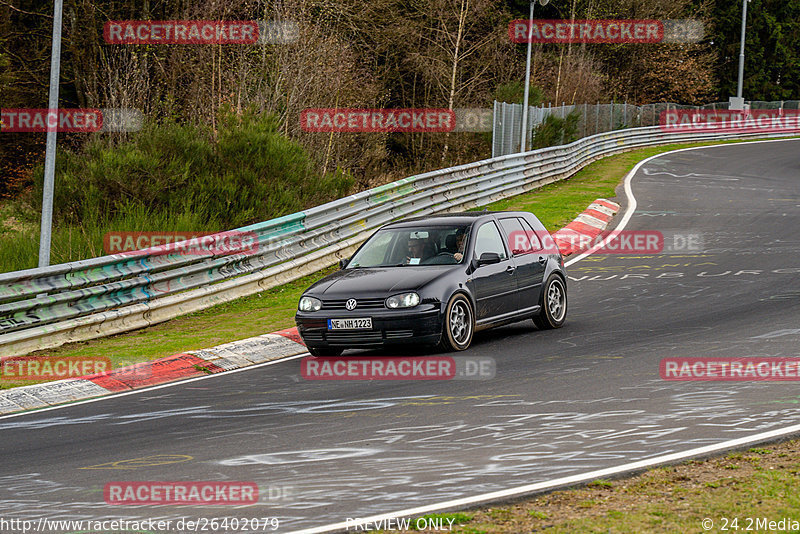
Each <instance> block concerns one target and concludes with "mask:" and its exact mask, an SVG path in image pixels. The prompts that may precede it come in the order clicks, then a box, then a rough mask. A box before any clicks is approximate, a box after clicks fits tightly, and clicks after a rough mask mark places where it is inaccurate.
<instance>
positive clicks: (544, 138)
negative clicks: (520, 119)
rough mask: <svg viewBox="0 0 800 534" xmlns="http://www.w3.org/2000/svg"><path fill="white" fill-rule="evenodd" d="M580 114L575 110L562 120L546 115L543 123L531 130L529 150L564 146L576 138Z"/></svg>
mask: <svg viewBox="0 0 800 534" xmlns="http://www.w3.org/2000/svg"><path fill="white" fill-rule="evenodd" d="M580 118H581V114H580V113H579V112H578V111H577V110H575V111H573V112H572V113H570V114H568V115H567V116H566V117H564V118H563V119H562V118H561V117H556V116H555V115H548V116H547V117H545V119H544V121H543V122H542V123H541V124H539V125H538V126H537V127H536V128H534V129H533V141H532V142H531V150H533V149H535V148H545V147H548V146H555V145H565V144H568V143H571V142H573V141H575V140H576V139H577V138H578V121H579V120H580Z"/></svg>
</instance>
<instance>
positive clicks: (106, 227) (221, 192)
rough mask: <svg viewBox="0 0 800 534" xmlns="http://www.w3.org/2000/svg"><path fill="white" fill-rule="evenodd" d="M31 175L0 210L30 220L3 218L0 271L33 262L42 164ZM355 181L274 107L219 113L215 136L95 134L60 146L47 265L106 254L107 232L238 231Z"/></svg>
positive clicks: (178, 130) (165, 129)
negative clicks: (287, 131)
mask: <svg viewBox="0 0 800 534" xmlns="http://www.w3.org/2000/svg"><path fill="white" fill-rule="evenodd" d="M34 180H35V185H34V188H33V190H32V191H31V192H30V194H29V195H28V197H27V199H26V201H25V202H21V201H16V202H15V206H6V208H5V209H4V213H6V214H8V213H10V212H11V211H14V212H19V213H23V212H24V213H25V214H26V216H27V215H31V217H29V218H30V219H31V220H26V224H25V225H24V227H23V228H21V229H19V230H14V231H12V230H9V229H7V228H4V227H3V225H2V224H0V272H7V271H17V270H22V269H29V268H33V267H36V265H37V262H38V260H37V258H38V249H39V227H38V217H39V213H41V201H42V182H43V169H42V167H39V168H38V169H36V170H35V173H34ZM352 186H353V179H352V178H351V177H350V176H348V175H347V174H345V173H343V172H341V171H340V170H337V171H336V172H334V173H328V174H326V175H325V176H320V174H319V173H318V172H316V171H315V170H314V165H313V163H312V160H311V158H310V157H309V156H308V154H307V153H306V152H305V151H304V150H303V149H302V148H301V147H300V145H298V144H297V143H295V142H293V141H291V140H290V139H288V138H286V137H285V136H283V135H282V134H281V133H280V132H279V129H278V122H277V120H276V119H275V118H274V117H273V116H270V115H259V114H256V113H252V112H246V113H244V114H242V115H235V114H233V113H230V112H222V113H221V115H220V120H219V123H218V129H217V132H216V138H215V136H214V132H212V131H211V129H210V128H207V127H203V126H196V125H189V124H178V123H174V122H170V123H166V124H149V125H147V126H146V127H145V128H144V129H143V130H142V131H141V132H138V133H136V134H133V135H131V136H130V138H129V140H128V141H125V142H121V143H115V142H114V141H113V140H112V139H110V138H109V136H102V137H101V136H100V135H98V136H97V137H96V138H95V139H93V140H92V141H90V142H89V143H88V144H87V145H86V147H85V149H84V150H83V151H82V152H71V151H68V150H62V151H60V152H59V154H58V159H57V162H56V179H55V189H54V202H53V206H54V207H53V221H54V222H53V235H52V241H51V264H56V263H64V262H68V261H75V260H81V259H87V258H92V257H96V256H102V255H105V252H104V250H103V236H104V235H105V234H106V233H108V232H112V231H116V232H215V231H222V230H232V229H234V228H239V227H242V226H246V225H249V224H252V223H256V222H261V221H266V220H269V219H272V218H275V217H279V216H281V215H286V214H289V213H294V212H297V211H301V210H303V209H306V208H309V207H311V206H315V205H319V204H323V203H325V202H328V201H330V200H334V199H337V198H341V197H343V196H346V195H347V194H348V193H349V191H350V189H351V187H352ZM24 206H27V208H26V209H24V210H23V209H22V208H23V207H24ZM12 208H18V209H12ZM34 220H35V222H34ZM0 222H2V221H0Z"/></svg>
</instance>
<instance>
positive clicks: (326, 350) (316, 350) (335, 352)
mask: <svg viewBox="0 0 800 534" xmlns="http://www.w3.org/2000/svg"><path fill="white" fill-rule="evenodd" d="M308 352H309V353H310V354H311V355H312V356H341V355H342V352H344V349H334V348H331V347H308Z"/></svg>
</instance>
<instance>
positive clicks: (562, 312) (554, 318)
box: [533, 274, 567, 330]
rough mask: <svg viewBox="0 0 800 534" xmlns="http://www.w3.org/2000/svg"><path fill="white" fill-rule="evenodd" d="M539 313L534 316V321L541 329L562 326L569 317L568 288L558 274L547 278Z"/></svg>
mask: <svg viewBox="0 0 800 534" xmlns="http://www.w3.org/2000/svg"><path fill="white" fill-rule="evenodd" d="M539 305H540V306H541V308H540V310H539V313H538V314H536V315H534V316H533V323H534V324H535V325H536V326H537V327H539V329H540V330H548V329H551V328H561V327H562V326H563V325H564V321H566V319H567V288H566V286H565V285H564V281H563V280H562V279H561V277H560V276H558V275H557V274H551V275H550V276H549V277H548V278H547V282H545V284H544V289H543V290H542V299H541V301H540V302H539Z"/></svg>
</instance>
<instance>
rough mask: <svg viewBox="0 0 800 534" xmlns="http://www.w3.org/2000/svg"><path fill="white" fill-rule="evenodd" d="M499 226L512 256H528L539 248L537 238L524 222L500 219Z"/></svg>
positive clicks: (516, 219)
mask: <svg viewBox="0 0 800 534" xmlns="http://www.w3.org/2000/svg"><path fill="white" fill-rule="evenodd" d="M500 225H501V226H502V227H503V232H504V233H505V236H506V240H507V243H508V248H509V249H510V250H511V254H512V255H514V256H519V255H520V254H530V253H531V252H533V251H534V250H538V249H539V248H541V247H540V246H539V238H538V237H537V236H536V234H535V233H534V231H533V229H532V228H531V227H530V225H529V224H528V223H527V222H526V221H524V220H522V219H518V218H516V217H513V218H508V219H500ZM523 225H524V226H523Z"/></svg>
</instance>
